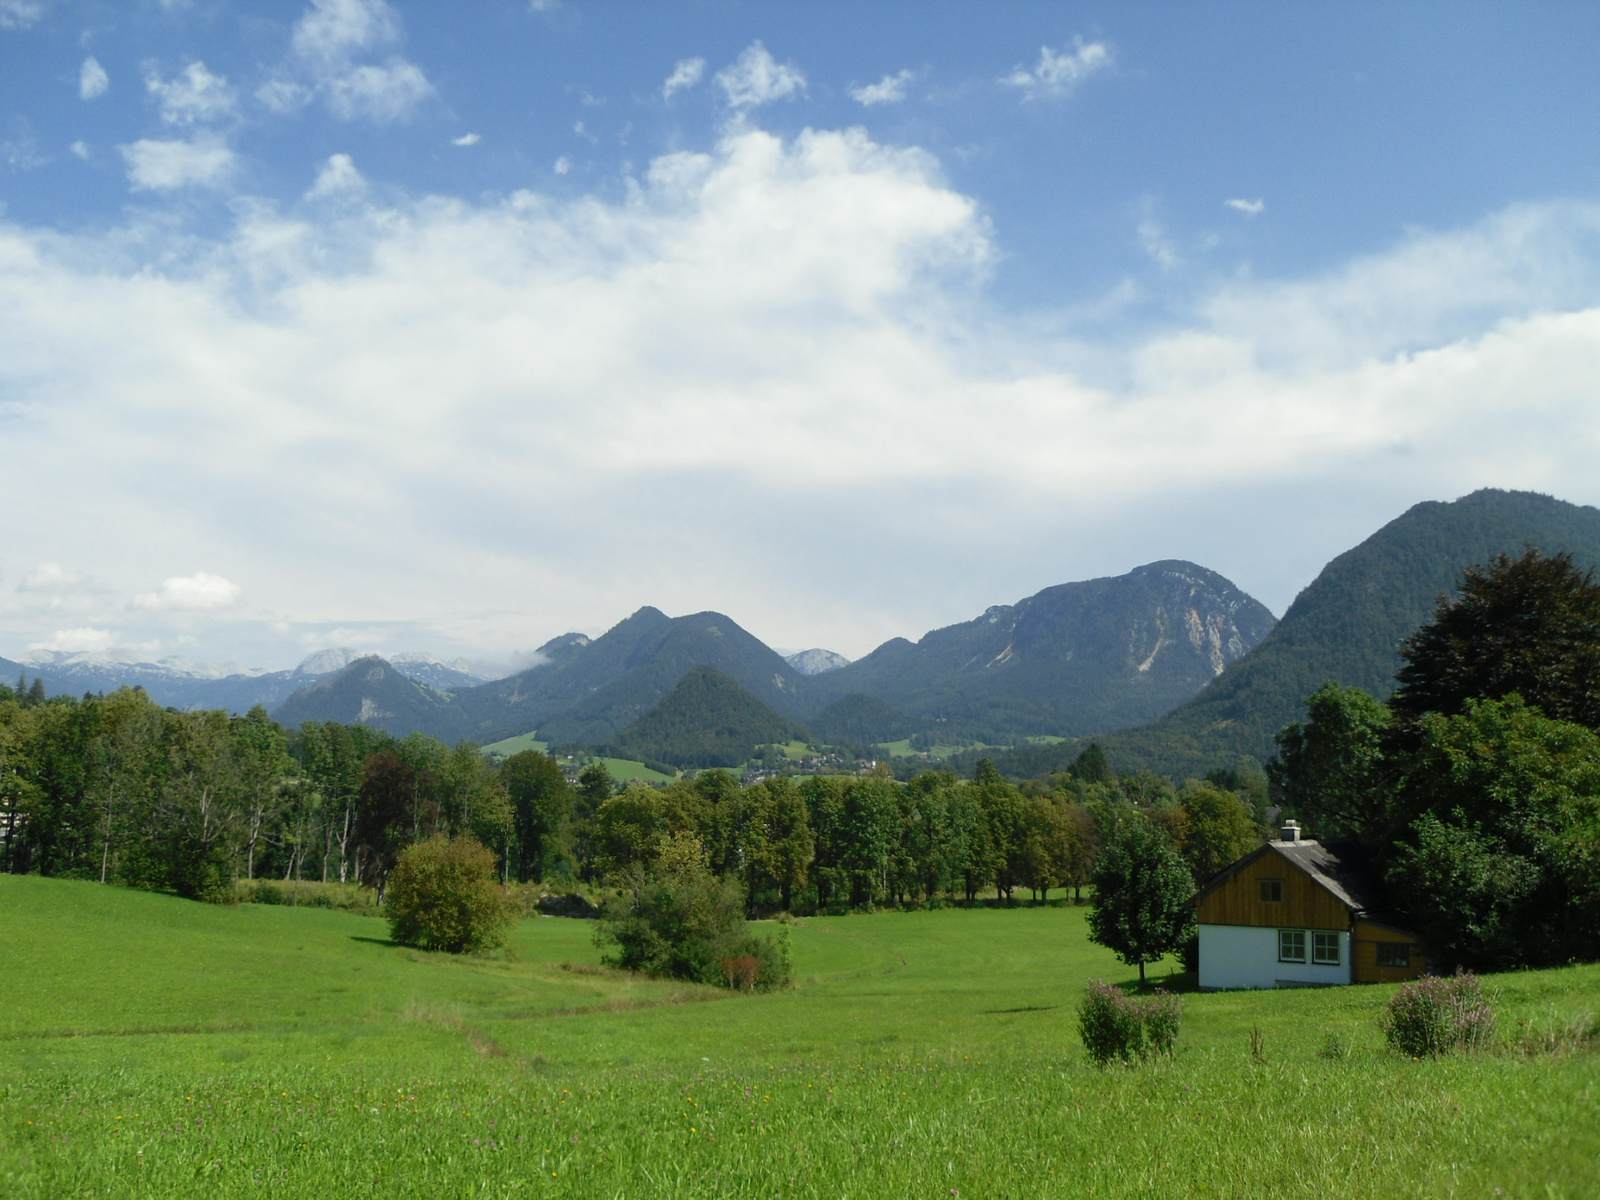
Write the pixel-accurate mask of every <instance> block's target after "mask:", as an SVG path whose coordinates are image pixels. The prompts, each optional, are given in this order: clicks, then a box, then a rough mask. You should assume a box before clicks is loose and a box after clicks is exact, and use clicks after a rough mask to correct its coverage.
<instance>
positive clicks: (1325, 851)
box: [1267, 840, 1385, 916]
mask: <svg viewBox="0 0 1600 1200" xmlns="http://www.w3.org/2000/svg"><path fill="white" fill-rule="evenodd" d="M1267 849H1269V850H1272V851H1275V852H1276V853H1278V854H1281V855H1283V857H1284V858H1287V859H1288V860H1289V861H1290V862H1292V863H1294V865H1295V866H1297V867H1299V868H1300V869H1301V870H1302V871H1304V872H1305V873H1306V874H1307V875H1309V876H1311V878H1313V879H1315V880H1316V881H1317V882H1318V883H1320V884H1321V885H1322V886H1323V887H1325V888H1327V889H1328V890H1329V891H1330V892H1332V893H1333V894H1334V895H1335V896H1337V897H1338V898H1339V899H1340V900H1341V901H1343V902H1344V906H1345V907H1346V908H1348V909H1349V910H1350V911H1351V912H1352V913H1354V914H1356V915H1357V916H1376V915H1378V914H1380V913H1382V912H1383V911H1384V907H1385V905H1384V902H1383V888H1382V887H1381V886H1380V885H1379V884H1378V881H1377V880H1375V879H1373V878H1372V876H1370V875H1369V874H1367V873H1366V872H1365V871H1364V870H1362V869H1360V868H1359V867H1358V866H1356V865H1355V864H1354V863H1352V862H1350V861H1349V855H1340V854H1337V853H1335V852H1334V851H1333V850H1331V849H1329V848H1328V847H1327V846H1324V845H1323V844H1322V843H1321V842H1318V841H1314V840H1307V841H1303V842H1283V841H1273V842H1268V843H1267Z"/></svg>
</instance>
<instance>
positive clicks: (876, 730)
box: [810, 692, 916, 747]
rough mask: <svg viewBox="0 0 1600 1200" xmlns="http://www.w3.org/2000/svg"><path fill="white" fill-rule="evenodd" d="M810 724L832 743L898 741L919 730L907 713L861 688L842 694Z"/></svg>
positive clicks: (857, 744) (865, 743) (863, 743)
mask: <svg viewBox="0 0 1600 1200" xmlns="http://www.w3.org/2000/svg"><path fill="white" fill-rule="evenodd" d="M810 724H811V728H812V731H813V732H815V733H816V735H817V736H818V737H819V738H821V739H822V740H823V741H824V742H828V743H831V744H833V745H840V744H845V745H851V746H863V747H865V746H872V745H876V744H877V743H879V742H897V741H899V740H900V739H901V738H903V737H908V736H910V735H911V734H913V733H915V732H916V730H915V729H914V728H913V726H912V724H911V722H910V721H909V720H908V719H907V718H906V715H905V714H904V713H902V712H900V711H899V710H898V709H896V708H895V707H894V706H893V705H891V704H890V703H889V702H888V701H887V700H879V699H878V698H877V697H876V696H864V695H862V694H861V693H860V692H851V693H850V694H849V695H848V696H841V697H839V699H837V700H835V701H834V702H833V703H832V704H830V705H828V707H827V708H825V709H823V710H822V711H821V712H819V713H818V714H817V715H816V716H815V717H813V718H812V719H811V722H810Z"/></svg>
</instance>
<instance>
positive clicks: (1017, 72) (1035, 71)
mask: <svg viewBox="0 0 1600 1200" xmlns="http://www.w3.org/2000/svg"><path fill="white" fill-rule="evenodd" d="M1110 65H1111V50H1110V48H1109V47H1107V46H1106V44H1105V43H1104V42H1085V41H1084V40H1083V39H1082V38H1081V37H1076V38H1073V39H1072V43H1071V44H1070V45H1067V46H1063V47H1061V49H1060V50H1059V51H1056V50H1052V49H1051V48H1050V47H1049V46H1041V47H1039V61H1038V62H1037V63H1035V64H1034V66H1033V67H1032V68H1031V69H1030V68H1028V67H1024V66H1020V65H1019V66H1017V67H1015V68H1013V69H1012V71H1011V74H1009V75H1007V76H1005V77H1003V78H1002V79H1001V80H1000V82H1001V83H1004V84H1009V85H1010V86H1011V87H1014V88H1019V89H1021V91H1022V94H1023V95H1024V96H1025V97H1026V98H1027V99H1029V100H1033V99H1037V98H1038V97H1040V96H1064V95H1066V94H1067V93H1069V92H1071V91H1072V90H1073V89H1074V88H1076V87H1077V86H1078V85H1079V84H1080V83H1082V82H1083V81H1084V80H1085V79H1088V78H1089V77H1090V76H1091V75H1095V74H1097V73H1099V72H1100V71H1103V70H1105V69H1106V68H1107V67H1109V66H1110Z"/></svg>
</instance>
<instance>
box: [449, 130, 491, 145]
mask: <svg viewBox="0 0 1600 1200" xmlns="http://www.w3.org/2000/svg"><path fill="white" fill-rule="evenodd" d="M481 141H483V139H482V138H481V137H479V136H478V135H477V134H475V133H463V134H462V135H461V136H460V137H458V138H451V139H450V144H451V145H452V146H476V145H477V144H478V143H479V142H481Z"/></svg>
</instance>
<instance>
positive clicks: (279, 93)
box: [256, 78, 315, 113]
mask: <svg viewBox="0 0 1600 1200" xmlns="http://www.w3.org/2000/svg"><path fill="white" fill-rule="evenodd" d="M314 95H315V93H314V92H313V91H312V90H311V89H310V88H308V87H306V86H305V85H304V84H301V83H297V82H295V81H294V80H292V79H282V78H279V79H269V80H267V82H265V83H263V84H262V85H261V86H260V87H259V88H257V89H256V99H257V100H259V101H261V103H262V105H263V106H264V107H266V108H267V109H269V110H270V111H272V112H275V113H292V112H295V111H296V110H298V109H302V108H304V107H305V106H306V105H308V104H310V103H311V100H312V97H313V96H314Z"/></svg>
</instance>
